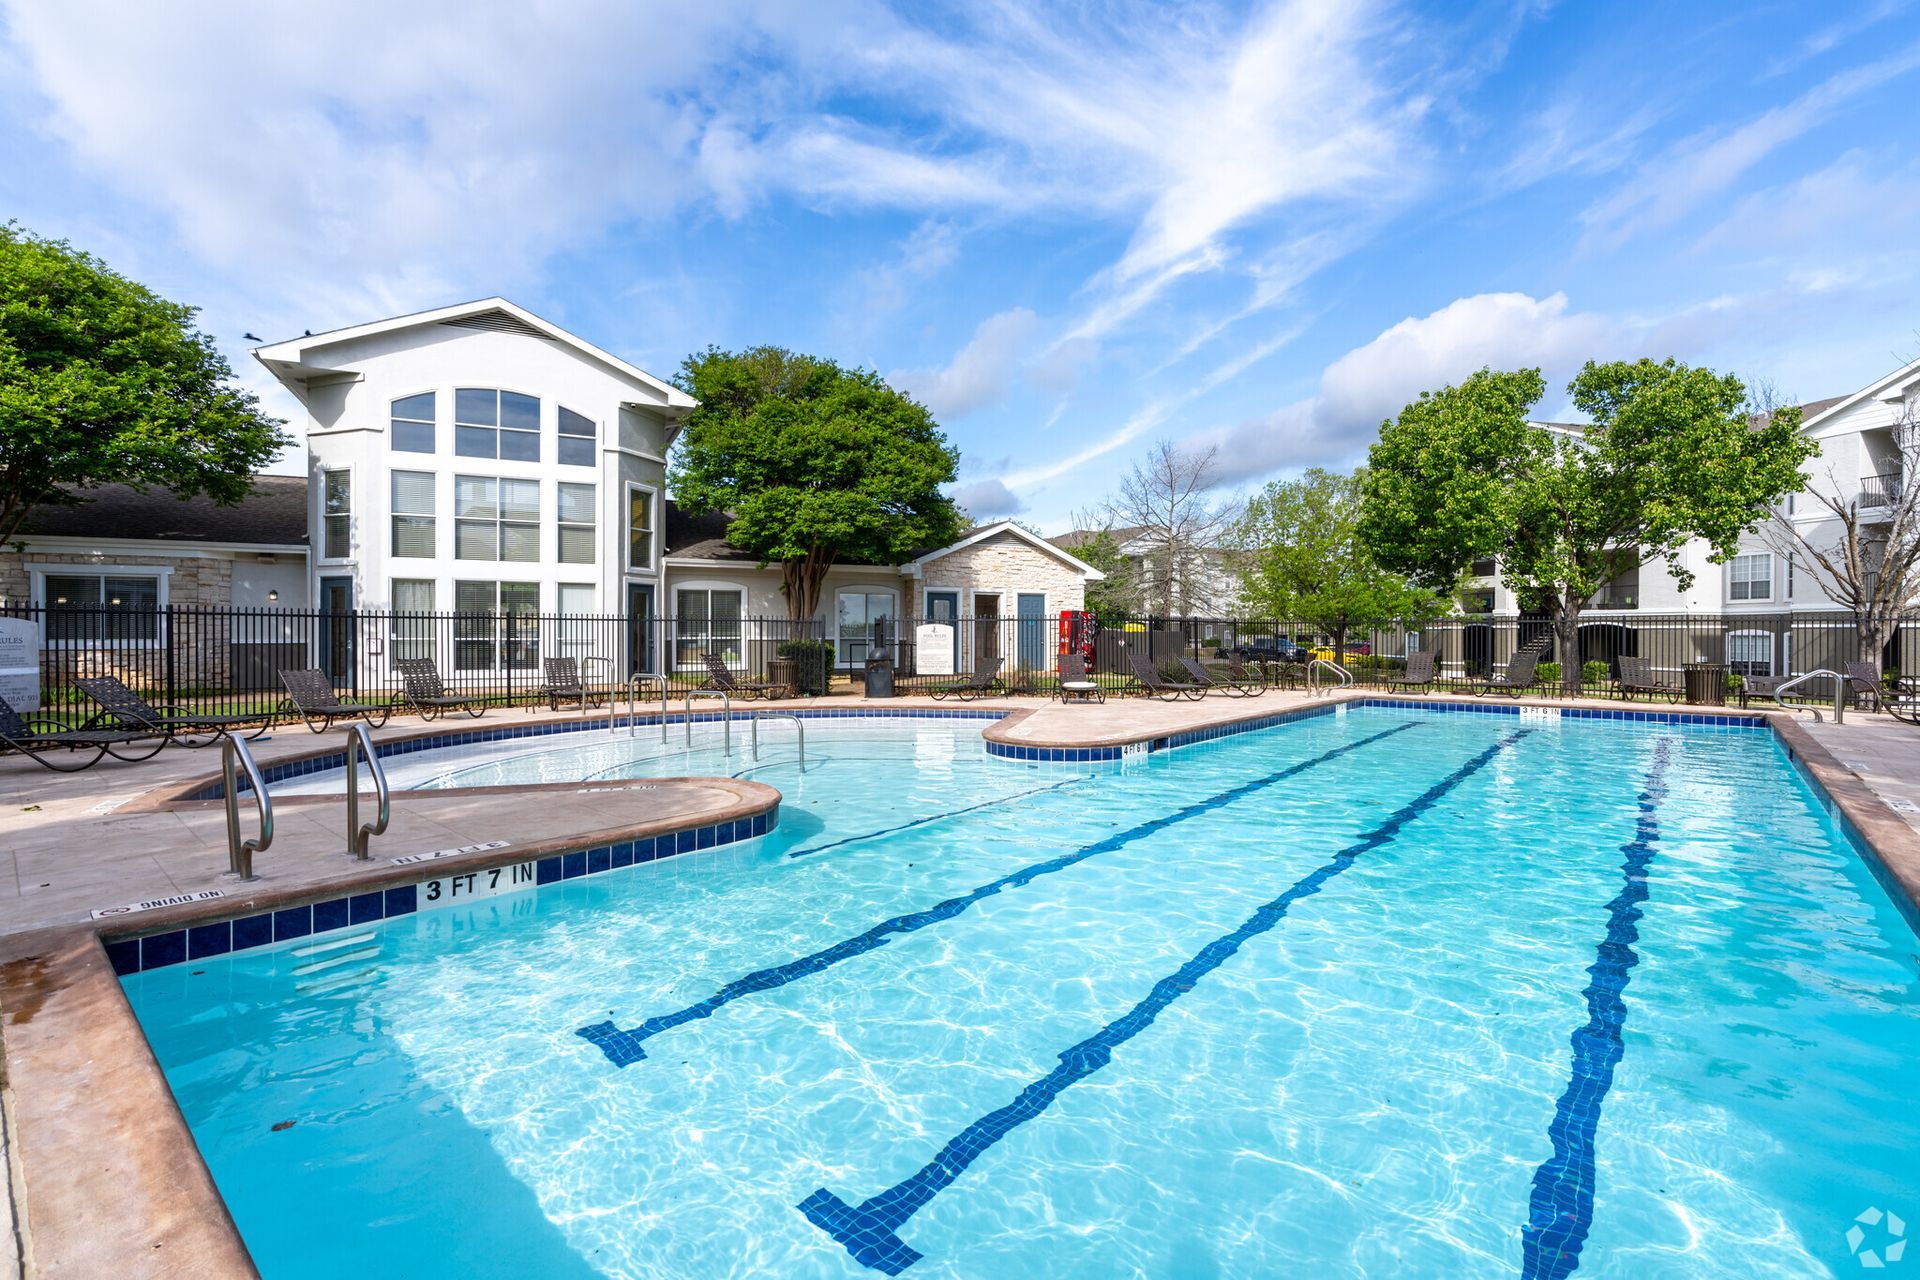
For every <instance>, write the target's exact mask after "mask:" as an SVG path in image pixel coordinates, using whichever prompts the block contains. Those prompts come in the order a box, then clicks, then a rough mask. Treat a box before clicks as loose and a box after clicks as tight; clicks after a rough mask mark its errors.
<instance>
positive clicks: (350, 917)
mask: <svg viewBox="0 0 1920 1280" xmlns="http://www.w3.org/2000/svg"><path fill="white" fill-rule="evenodd" d="M779 815H780V810H779V807H778V806H777V805H776V806H775V807H773V808H771V809H768V810H766V811H764V812H762V813H756V814H753V815H752V816H750V817H745V818H736V819H733V820H731V821H728V822H713V823H707V824H705V825H704V826H698V827H689V828H686V829H685V830H681V831H667V832H662V833H660V834H658V835H652V836H641V837H639V838H637V839H634V840H617V841H614V842H612V843H609V844H596V845H589V846H587V847H586V848H582V849H569V850H564V851H562V852H560V853H551V854H546V855H543V856H541V857H538V858H533V859H530V861H532V863H533V867H534V884H533V888H535V889H538V888H539V887H540V886H542V885H547V884H553V883H556V882H558V881H564V880H577V879H580V878H582V877H585V876H594V875H602V874H605V873H607V872H611V871H622V870H626V869H628V868H631V867H637V866H641V865H643V864H645V863H648V862H658V861H659V860H660V859H662V858H671V857H675V856H677V855H679V854H682V853H687V852H690V851H692V850H694V849H714V848H718V847H719V846H721V845H728V844H736V843H738V842H740V841H742V840H755V839H758V838H759V837H761V836H764V835H766V834H767V833H768V832H769V831H771V830H773V829H774V828H775V827H776V826H778V825H779V821H780V816H779ZM522 861H527V859H522ZM492 865H496V866H497V865H502V864H499V863H494V864H492ZM482 869H484V868H476V867H471V866H462V865H459V864H453V865H450V866H447V867H445V868H443V869H442V870H441V871H440V872H439V874H438V875H431V874H423V875H421V876H420V878H419V879H418V880H416V881H413V882H411V883H409V884H401V885H387V886H383V887H381V888H378V889H367V888H360V889H358V890H357V891H350V892H343V893H341V894H340V895H338V896H337V897H331V898H322V899H320V900H319V901H317V902H308V903H303V904H301V905H300V906H297V907H280V908H270V909H264V910H260V911H255V912H251V913H249V914H247V915H244V916H227V917H223V918H221V919H218V920H209V921H206V922H205V923H202V924H193V925H183V926H181V927H180V928H177V929H166V930H163V931H161V932H158V933H148V934H142V935H135V936H132V937H125V936H122V937H113V936H107V935H103V936H102V937H101V939H100V942H101V945H102V946H103V947H105V949H106V953H107V960H108V962H109V963H110V964H112V966H113V972H114V974H115V976H117V977H122V978H124V977H127V976H129V975H131V974H135V973H146V972H148V971H150V970H153V969H164V968H168V967H170V966H173V965H178V964H185V963H188V962H190V961H194V960H207V959H212V958H213V957H215V956H222V955H227V954H230V953H234V952H240V951H251V950H253V949H254V948H256V947H264V946H269V945H271V944H273V943H276V942H291V941H293V940H294V939H296V938H308V937H315V936H319V935H323V934H329V933H336V932H339V931H341V930H344V929H353V928H358V927H361V926H364V925H369V924H374V923H376V922H378V921H381V920H395V919H398V918H400V917H402V916H410V915H414V914H416V913H418V912H419V911H420V910H422V907H421V905H420V886H421V885H422V884H424V883H425V882H426V881H428V880H438V879H443V878H445V877H447V876H457V875H466V874H469V873H470V872H473V871H476V870H482ZM475 901H486V899H475ZM429 909H431V908H429Z"/></svg>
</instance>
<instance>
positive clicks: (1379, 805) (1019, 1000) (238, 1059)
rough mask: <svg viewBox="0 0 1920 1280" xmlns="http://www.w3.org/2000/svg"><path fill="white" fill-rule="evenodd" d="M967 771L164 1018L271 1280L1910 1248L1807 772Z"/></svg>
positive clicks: (808, 803)
mask: <svg viewBox="0 0 1920 1280" xmlns="http://www.w3.org/2000/svg"><path fill="white" fill-rule="evenodd" d="M979 727H980V726H979V724H978V723H977V722H967V721H888V722H843V723H836V724H831V725H827V726H822V727H819V728H818V730H817V731H816V726H815V725H814V724H813V723H809V725H808V732H809V736H808V755H809V760H810V761H811V762H812V767H811V768H810V769H809V770H808V771H807V773H806V774H805V775H804V776H802V775H801V774H800V773H799V771H798V770H797V768H795V767H794V765H793V763H792V761H791V760H790V759H788V760H786V761H781V760H777V759H775V758H774V756H773V749H772V746H771V738H772V732H773V730H772V726H771V725H769V726H767V727H766V730H765V732H767V734H768V737H767V738H766V739H763V759H762V763H761V766H760V768H759V770H758V771H756V772H753V773H750V774H749V775H748V776H751V777H754V778H756V779H757V780H760V781H765V782H769V783H771V784H772V785H774V786H776V787H778V788H779V789H780V790H781V791H782V793H783V797H784V798H783V801H782V806H781V823H780V826H779V828H778V829H777V830H776V831H775V832H774V833H773V834H772V835H769V836H767V837H765V838H764V839H760V840H755V841H750V842H747V843H743V844H736V845H730V846H727V847H725V848H718V849H713V850H709V851H705V852H700V853H695V854H688V855H682V856H680V857H676V858H673V859H670V860H667V861H662V862H654V863H650V864H647V865H645V866H641V867H635V868H633V869H632V870H630V871H618V872H613V873H610V874H604V875H595V876H590V877H585V878H581V879H577V880H569V881H565V882H563V883H560V884H552V885H546V886H542V887H540V888H538V889H532V890H528V891H525V892H522V893H517V894H513V895H509V896H505V897H498V898H492V899H488V900H486V901H483V902H480V903H477V904H473V905H471V906H468V907H464V908H458V909H439V910H429V911H422V912H420V913H418V914H417V915H412V916H407V917H403V918H401V919H398V920H391V921H385V922H382V923H378V924H372V925H368V926H365V927H364V928H355V929H352V930H349V931H347V933H346V936H345V937H342V938H339V939H335V940H331V941H328V942H326V943H324V944H317V945H320V946H321V947H322V948H323V949H320V950H315V949H314V948H315V946H316V944H314V943H312V942H309V943H308V944H307V945H306V946H305V947H302V946H301V945H300V944H286V945H276V946H272V947H266V948H261V949H258V950H254V951H248V952H244V953H239V954H235V955H231V956H222V957H216V958H209V959H205V960H195V961H192V962H191V963H188V964H181V965H175V966H172V967H168V968H161V969H155V970H150V971H148V972H145V973H140V974H135V975H129V976H128V977H126V978H125V979H124V983H125V987H126V990H127V993H128V995H129V998H130V999H131V1000H132V1002H133V1005H134V1008H135V1011H136V1012H137V1014H138V1015H139V1017H140V1020H141V1022H142V1025H143V1026H144V1028H145V1029H146V1031H147V1034H148V1036H149V1039H150V1041H151V1043H152V1044H153V1047H154V1049H155V1052H156V1054H157V1056H158V1057H159V1059H160V1061H161V1063H162V1065H163V1067H164V1069H165V1070H166V1073H167V1076H168V1079H169V1082H170V1084H171V1086H172V1088H173V1090H174V1092H175V1095H176V1097H177V1098H178V1099H179V1101H180V1104H181V1107H182V1109H183V1111H184V1112H185V1114H186V1116H187V1119H188V1121H189V1123H190V1124H191V1126H192V1129H193V1132H194V1135H195V1138H196V1140H197V1141H198V1142H199V1144H200V1147H201V1150H202V1152H203V1153H204V1154H205V1156H206V1158H207V1161H208V1163H209V1166H210V1167H211V1169H212V1171H213V1174H214V1176H215V1178H216V1180H217V1182H218V1184H219V1186H220V1189H221V1192H222V1194H223V1195H224V1196H225V1197H226V1199H227V1201H228V1203H229V1205H230V1206H231V1207H232V1210H233V1213H234V1217H235V1219H236V1221H237V1222H238V1224H239V1226H240V1229H241V1232H242V1234H243V1236H244V1237H245V1239H246V1241H247V1243H248V1245H249V1247H250V1248H251V1249H252V1251H253V1253H254V1256H255V1258H256V1259H257V1260H258V1262H259V1264H260V1266H261V1269H262V1271H263V1272H264V1273H265V1274H266V1275H267V1276H269V1277H273V1278H274V1280H279V1278H280V1277H303V1276H309V1275H311V1276H320V1275H328V1276H332V1275H336V1274H338V1273H340V1272H342V1271H350V1272H358V1273H360V1274H363V1275H368V1276H402V1275H404V1276H432V1275H443V1274H444V1275H455V1274H458V1275H474V1276H531V1275H539V1276H580V1277H588V1276H599V1275H607V1276H643V1275H668V1276H700V1277H705V1276H721V1275H740V1276H747V1275H756V1276H767V1275H778V1276H861V1275H876V1274H897V1273H902V1272H904V1273H906V1274H910V1275H914V1276H945V1277H962V1276H965V1277H973V1276H991V1277H1000V1276H1028V1275H1033V1276H1041V1275H1044V1276H1049V1277H1069V1276H1112V1275H1132V1274H1143V1275H1154V1276H1193V1277H1206V1276H1268V1275H1274V1274H1300V1275H1313V1276H1336V1275H1382V1274H1393V1275H1397V1276H1466V1275H1495V1274H1519V1275H1525V1276H1530V1277H1549V1276H1563V1275H1568V1274H1572V1273H1573V1272H1574V1270H1575V1269H1576V1267H1577V1270H1578V1273H1579V1274H1581V1275H1598V1276H1617V1277H1643V1276H1663V1275H1671V1276H1689V1277H1692V1276H1703V1275H1706V1276H1713V1275H1727V1276H1734V1275H1738V1276H1743V1277H1745V1276H1754V1275H1826V1274H1830V1273H1834V1272H1836V1271H1838V1270H1839V1269H1841V1268H1843V1267H1844V1268H1847V1269H1851V1268H1853V1267H1855V1266H1857V1265H1858V1264H1857V1263H1856V1262H1855V1261H1854V1260H1853V1259H1852V1257H1851V1254H1850V1249H1849V1246H1848V1242H1847V1240H1846V1237H1845V1232H1846V1230H1847V1228H1848V1227H1849V1226H1851V1225H1853V1223H1854V1219H1855V1217H1856V1215H1858V1214H1859V1213H1860V1212H1861V1211H1862V1210H1864V1209H1866V1208H1868V1207H1870V1206H1880V1207H1882V1208H1890V1209H1893V1210H1895V1211H1896V1212H1913V1210H1912V1209H1911V1207H1907V1208H1905V1209H1903V1207H1902V1204H1901V1202H1902V1200H1903V1199H1904V1200H1908V1201H1910V1200H1911V1199H1912V1197H1913V1193H1914V1183H1913V1178H1912V1162H1913V1153H1914V1152H1915V1151H1917V1150H1920V1116H1917V1115H1916V1108H1914V1107H1913V1105H1912V1102H1911V1099H1912V1096H1913V1086H1914V1083H1915V1078H1914V1070H1915V1068H1914V1066H1913V1064H1914V1063H1915V1062H1920V960H1917V959H1916V957H1915V954H1914V953H1915V951H1916V949H1920V948H1917V946H1916V940H1915V936H1914V933H1913V932H1912V930H1911V929H1910V928H1909V927H1908V926H1907V924H1906V922H1905V920H1904V919H1903V918H1902V917H1901V916H1900V915H1899V914H1898V913H1897V912H1896V911H1895V909H1894V907H1893V906H1892V904H1891V903H1890V902H1889V900H1888V898H1887V896H1886V895H1885V893H1884V892H1883V891H1882V889H1881V888H1880V886H1879V885H1878V884H1877V883H1876V882H1875V881H1874V879H1873V877H1872V875H1871V874H1870V873H1869V871H1868V870H1867V869H1866V867H1865V866H1864V864H1863V863H1862V862H1861V860H1860V858H1859V857H1858V856H1857V855H1856V854H1855V853H1854V852H1853V850H1852V849H1851V847H1850V846H1849V845H1848V844H1847V842H1846V840H1845V838H1844V837H1843V836H1842V834H1841V833H1840V832H1839V831H1838V830H1837V829H1836V828H1835V827H1834V825H1833V824H1832V822H1831V821H1830V819H1829V818H1828V817H1827V816H1826V814H1825V812H1824V811H1823V809H1822V807H1821V806H1820V804H1819V803H1818V802H1817V800H1816V799H1815V797H1814V796H1813V795H1812V794H1811V793H1810V792H1809V791H1808V790H1807V789H1806V787H1805V786H1804V785H1803V784H1802V783H1801V781H1800V780H1799V778H1798V775H1797V774H1796V773H1795V772H1794V771H1793V770H1792V768H1791V767H1790V765H1789V764H1788V763H1787V762H1786V760H1785V759H1784V757H1783V756H1782V754H1781V752H1780V750H1779V748H1778V747H1777V746H1776V745H1775V743H1774V740H1773V738H1772V735H1771V734H1770V733H1768V732H1765V731H1744V732H1725V731H1719V732H1713V731H1702V730H1698V729H1693V728H1689V727H1681V726H1667V725H1655V724H1631V723H1602V724H1595V723H1579V722H1571V721H1562V720H1555V719H1551V718H1535V717H1526V718H1522V717H1519V716H1491V715H1469V714H1455V713H1442V712H1438V711H1432V712H1423V711H1402V710H1396V709H1390V708H1358V709H1353V710H1350V711H1347V712H1344V713H1341V714H1334V715H1322V716H1317V717H1313V718H1310V719H1305V720H1300V721H1297V722H1292V723H1289V724H1286V725H1284V726H1282V727H1277V728H1273V729H1266V730H1261V731H1258V732H1253V733H1248V734H1244V735H1241V736H1238V737H1232V738H1226V739H1222V740H1219V741H1217V742H1213V743H1209V744H1206V745H1203V746H1196V747H1187V748H1182V749H1179V750H1175V751H1169V752H1162V753H1158V754H1154V755H1151V756H1143V757H1139V758H1136V759H1129V760H1126V761H1124V762H1121V763H1114V764H1080V765H1059V764H1048V765H1036V764H1026V763H1017V762H1010V761H1005V760H998V759H990V758H988V757H987V756H986V754H985V752H984V750H983V748H982V744H981V741H980V737H979ZM789 728H790V726H789ZM656 742H657V739H656ZM606 746H607V744H605V743H604V742H601V743H593V742H581V743H575V744H572V745H571V746H569V747H567V748H566V749H568V750H574V749H579V750H584V751H587V752H595V751H600V750H602V749H604V748H605V747H606ZM787 749H788V751H791V747H788V748H787ZM636 750H637V749H636ZM426 754H429V753H422V755H423V756H424V755H426ZM514 758H515V759H517V760H519V761H520V763H518V764H514V765H511V766H510V767H509V766H507V765H505V764H504V762H502V761H488V762H486V763H485V765H484V767H486V768H489V769H495V770H497V771H498V772H496V774H495V775H494V778H493V780H494V781H506V780H510V779H511V778H513V777H515V776H516V774H515V771H516V770H534V771H536V773H537V774H538V776H546V777H552V776H556V770H558V771H559V772H562V773H564V771H565V769H564V766H562V764H561V757H558V756H555V755H554V754H552V753H551V752H549V751H546V750H544V749H543V750H541V751H539V752H535V753H527V752H525V751H524V750H523V751H522V752H521V753H519V754H517V755H515V756H514ZM592 759H594V760H599V759H600V757H598V756H594V757H592ZM730 760H731V764H732V767H731V768H728V769H725V770H724V771H725V772H740V771H741V770H743V769H745V768H747V767H749V766H750V765H751V762H750V761H745V760H741V759H739V758H738V753H737V752H736V756H735V757H732V758H730ZM432 763H437V762H429V764H432ZM576 763H577V764H580V765H582V766H584V765H585V764H587V763H589V760H588V759H587V758H584V757H583V758H581V759H579V760H577V761H576ZM408 767H412V766H411V765H410V766H408ZM597 767H599V768H603V769H605V768H614V769H620V768H622V767H630V768H631V769H632V770H635V771H636V772H634V773H632V774H631V776H645V775H646V773H647V772H649V771H652V772H659V771H661V770H663V769H665V770H668V771H671V772H679V773H687V772H695V773H697V772H701V769H700V768H698V767H695V766H692V765H689V764H688V763H687V761H686V760H685V757H684V756H681V757H679V758H678V759H677V760H675V759H673V758H671V757H657V758H656V757H647V758H645V759H642V758H639V757H636V759H635V760H634V761H633V762H631V764H630V766H621V765H620V764H619V762H617V761H613V762H608V761H604V760H603V761H601V763H600V764H599V765H598V766H597ZM708 771H709V772H721V771H722V770H720V769H709V770H708ZM442 772H444V770H443V771H442ZM431 776H438V775H431ZM574 776H576V777H577V776H580V775H579V774H575V775H574ZM608 776H622V775H619V774H610V775H608ZM426 780H428V777H425V776H423V777H422V778H420V779H416V781H426ZM445 785H473V783H471V782H460V783H451V784H445Z"/></svg>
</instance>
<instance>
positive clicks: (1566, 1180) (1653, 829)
mask: <svg viewBox="0 0 1920 1280" xmlns="http://www.w3.org/2000/svg"><path fill="white" fill-rule="evenodd" d="M1671 741H1672V740H1671V739H1666V738H1663V739H1661V740H1660V743H1659V745H1658V746H1657V747H1655V748H1654V755H1653V766H1652V768H1650V769H1649V770H1648V771H1647V785H1646V787H1645V789H1644V790H1642V791H1641V792H1640V818H1639V822H1638V823H1637V825H1636V826H1635V829H1634V835H1633V839H1632V840H1630V841H1629V842H1627V843H1626V844H1624V845H1622V846H1621V847H1620V852H1621V853H1623V854H1625V855H1626V859H1625V861H1623V862H1622V863H1621V864H1620V877H1621V880H1622V881H1623V883H1622V884H1621V886H1620V892H1619V893H1617V894H1615V895H1614V898H1613V901H1611V902H1609V903H1608V904H1607V936H1606V937H1604V938H1602V939H1601V940H1600V945H1599V947H1598V948H1597V950H1596V954H1595V956H1594V959H1593V964H1592V965H1590V966H1588V968H1587V973H1588V974H1589V975H1591V977H1592V979H1593V981H1591V982H1590V983H1588V984H1587V990H1586V997H1587V1022H1586V1025H1585V1026H1583V1027H1580V1028H1579V1029H1577V1030H1576V1031H1575V1032H1574V1033H1573V1078H1572V1079H1571V1080H1569V1081H1568V1082H1567V1089H1566V1092H1565V1093H1563V1094H1561V1095H1560V1101H1559V1102H1558V1103H1556V1104H1555V1106H1554V1109H1553V1122H1552V1124H1550V1125H1549V1126H1548V1127H1547V1134H1548V1136H1549V1137H1551V1138H1552V1139H1553V1155H1552V1156H1551V1157H1549V1158H1548V1160H1547V1162H1546V1163H1545V1164H1543V1165H1541V1166H1540V1167H1539V1168H1538V1169H1536V1170H1534V1174H1533V1195H1532V1197H1531V1198H1530V1200H1529V1202H1528V1210H1527V1225H1526V1227H1525V1228H1524V1229H1522V1231H1521V1232H1520V1249H1521V1267H1520V1274H1521V1275H1522V1276H1523V1277H1525V1280H1563V1278H1564V1277H1566V1276H1569V1275H1572V1274H1573V1272H1574V1269H1575V1268H1577V1267H1578V1266H1579V1265H1580V1250H1581V1248H1582V1247H1583V1246H1584V1245H1585V1244H1586V1242H1587V1231H1588V1229H1589V1228H1591V1227H1592V1226H1593V1177H1594V1171H1593V1137H1594V1131H1595V1130H1596V1129H1598V1128H1599V1125H1600V1105H1601V1103H1603V1102H1605V1101H1606V1097H1607V1090H1608V1089H1610V1088H1612V1087H1613V1069H1614V1068H1615V1067H1617V1066H1619V1065H1620V1059H1621V1057H1622V1056H1623V1055H1625V1053H1626V1051H1627V1046H1626V1042H1625V1041H1624V1040H1622V1039H1621V1036H1620V1031H1621V1028H1622V1027H1623V1026H1625V1025H1626V1021H1627V1002H1626V999H1625V996H1626V990H1627V979H1628V977H1629V976H1630V974H1631V973H1632V970H1633V967H1634V966H1635V965H1637V964H1639V963H1640V957H1639V955H1638V954H1637V953H1636V952H1635V951H1634V949H1633V944H1634V943H1636V942H1638V941H1639V940H1640V927H1639V926H1640V916H1641V911H1640V904H1641V903H1643V902H1645V901H1646V900H1647V892H1648V891H1647V874H1648V869H1649V867H1650V865H1651V864H1652V862H1653V854H1654V847H1655V845H1657V844H1658V843H1659V841H1660V819H1659V808H1660V802H1661V800H1663V799H1665V798H1666V794H1667V753H1668V749H1669V747H1670V745H1671Z"/></svg>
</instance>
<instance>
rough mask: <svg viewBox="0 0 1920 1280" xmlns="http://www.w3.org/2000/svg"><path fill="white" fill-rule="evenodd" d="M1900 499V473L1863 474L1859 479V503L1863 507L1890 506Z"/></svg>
mask: <svg viewBox="0 0 1920 1280" xmlns="http://www.w3.org/2000/svg"><path fill="white" fill-rule="evenodd" d="M1898 501H1900V473H1899V472H1898V471H1894V472H1890V473H1889V474H1887V475H1883V476H1863V477H1861V480H1860V505H1861V506H1863V507H1890V506H1892V505H1893V504H1894V503H1896V502H1898Z"/></svg>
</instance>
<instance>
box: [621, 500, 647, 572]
mask: <svg viewBox="0 0 1920 1280" xmlns="http://www.w3.org/2000/svg"><path fill="white" fill-rule="evenodd" d="M627 567H628V568H629V569H651V568H653V493H652V491H651V490H647V489H637V488H629V489H628V490H627Z"/></svg>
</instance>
